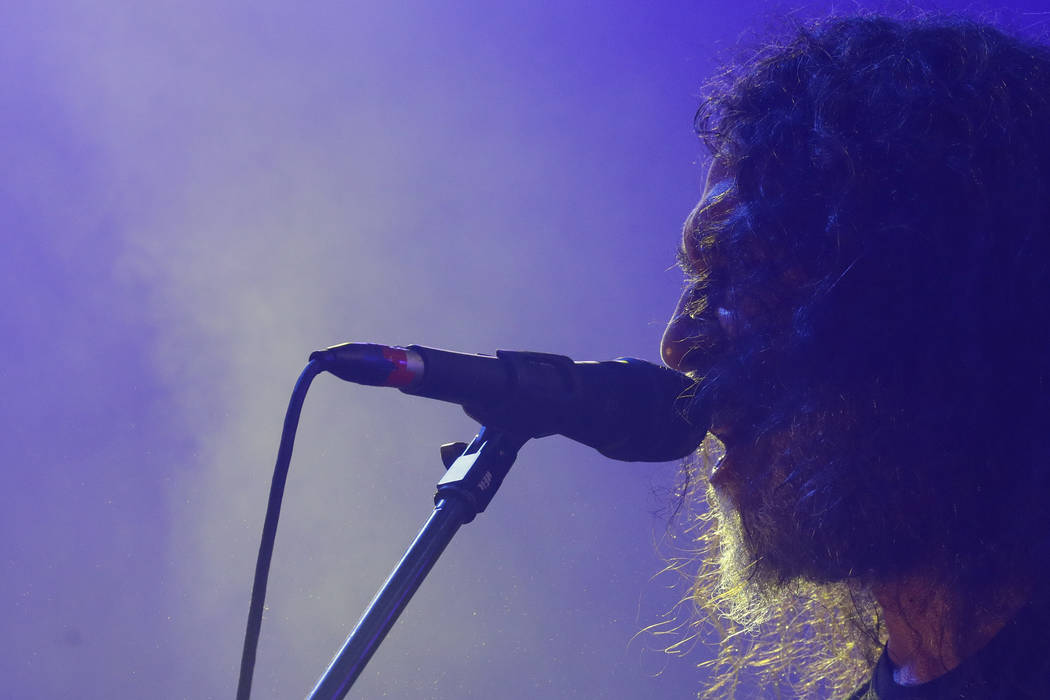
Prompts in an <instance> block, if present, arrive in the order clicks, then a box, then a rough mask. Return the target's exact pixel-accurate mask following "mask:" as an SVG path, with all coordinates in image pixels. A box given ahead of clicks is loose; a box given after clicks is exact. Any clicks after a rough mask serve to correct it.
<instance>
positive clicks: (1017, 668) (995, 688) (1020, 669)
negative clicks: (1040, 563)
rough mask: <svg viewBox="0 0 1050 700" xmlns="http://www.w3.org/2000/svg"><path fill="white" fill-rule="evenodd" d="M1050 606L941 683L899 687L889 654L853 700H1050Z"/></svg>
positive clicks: (1037, 607)
mask: <svg viewBox="0 0 1050 700" xmlns="http://www.w3.org/2000/svg"><path fill="white" fill-rule="evenodd" d="M1048 612H1050V605H1047V604H1046V603H1041V604H1036V603H1030V604H1029V605H1027V606H1025V607H1024V608H1022V609H1021V610H1020V611H1019V612H1018V614H1017V615H1015V616H1014V618H1013V619H1012V620H1011V621H1010V622H1008V623H1007V624H1006V626H1005V627H1003V629H1001V630H1000V631H999V633H998V634H997V635H996V636H995V637H993V638H992V640H991V641H990V642H989V643H988V644H987V645H986V646H985V647H984V648H983V649H981V650H980V651H978V652H977V653H976V654H974V655H973V656H972V657H970V658H968V659H966V660H965V661H964V662H963V663H962V664H961V665H959V666H958V667H956V668H953V669H952V670H951V671H949V672H948V673H946V674H944V675H943V676H941V677H939V678H935V679H933V680H932V681H930V682H929V683H923V684H922V685H912V686H904V685H898V684H897V683H896V682H895V681H894V680H893V662H892V661H890V658H889V654H887V653H886V650H885V649H884V650H883V652H882V656H881V657H880V658H879V662H878V664H876V665H875V671H874V672H873V673H872V677H871V680H869V681H868V682H867V683H865V684H864V685H863V686H862V687H861V688H860V689H858V690H857V691H856V692H855V693H853V695H851V696H850V697H849V700H1012V699H1013V698H1017V699H1018V700H1022V699H1028V698H1042V699H1044V700H1045V698H1050V642H1048V640H1047V635H1046V631H1045V630H1046V624H1047V623H1048V622H1050V617H1048V615H1047V613H1048Z"/></svg>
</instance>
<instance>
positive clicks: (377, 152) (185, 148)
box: [0, 0, 1050, 700]
mask: <svg viewBox="0 0 1050 700" xmlns="http://www.w3.org/2000/svg"><path fill="white" fill-rule="evenodd" d="M1031 5H1032V7H1033V8H1036V7H1037V4H1036V3H1034V2H1033V3H1032V4H1031ZM923 6H924V7H931V8H932V7H941V8H944V7H948V5H946V4H941V5H937V6H934V5H929V4H924V5H923ZM968 6H969V7H971V8H977V9H978V10H987V9H988V8H989V7H993V5H990V4H976V5H975V4H973V3H968ZM786 7H791V8H792V9H791V11H790V12H789V11H788V10H786V9H784V8H786ZM797 7H799V6H798V5H790V6H787V5H774V4H771V3H766V2H760V1H758V0H740V1H738V2H731V3H713V2H695V1H694V2H687V1H684V0H677V1H673V2H660V3H656V2H650V3H642V2H618V3H614V2H583V1H576V0H573V1H567V2H525V1H515V2H482V1H476V2H463V1H457V2H441V3H438V2H423V1H420V0H417V1H414V2H385V3H381V2H375V3H354V2H349V3H344V2H328V1H322V2H316V3H305V4H300V6H299V7H294V6H293V4H292V3H275V2H269V1H266V2H237V3H231V2H221V3H215V2H203V1H201V0H180V1H179V2H174V1H170V0H167V1H157V2H151V3H141V2H130V1H125V0H115V1H113V2H105V3H98V2H86V1H83V0H80V1H67V2H54V1H44V2H40V1H37V2H34V3H17V4H16V3H10V4H9V6H8V7H6V8H5V11H4V13H3V27H4V36H5V39H4V41H3V42H0V66H3V70H2V75H0V131H2V138H0V155H2V159H0V162H2V163H3V165H4V168H3V171H2V174H0V222H2V226H3V228H2V230H3V235H4V249H3V250H4V254H3V256H2V257H0V285H2V288H3V292H4V296H5V298H6V299H7V300H8V303H6V304H5V305H4V306H3V309H2V311H0V323H2V326H0V328H2V330H3V335H4V339H5V341H6V342H5V343H4V344H3V350H2V352H3V353H4V357H3V358H2V360H3V361H2V362H0V368H2V369H0V378H2V382H3V384H2V386H3V393H4V400H3V403H2V404H0V410H2V411H3V421H2V423H0V425H3V430H4V431H5V434H4V436H3V438H4V439H3V445H4V446H5V447H6V448H7V450H8V453H7V459H6V460H5V462H6V463H5V474H6V476H7V481H6V487H5V488H4V489H3V491H2V495H0V518H2V520H0V523H2V526H3V532H4V534H5V536H4V538H3V544H2V545H0V565H2V566H3V571H2V575H0V602H2V609H0V621H2V624H3V629H2V634H0V640H2V641H0V644H2V645H3V646H2V648H0V679H3V683H4V684H5V686H6V687H5V688H3V689H0V696H3V697H11V698H27V699H29V698H57V697H77V698H83V699H85V700H92V699H95V698H98V699H102V698H107V699H109V698H147V697H148V698H232V697H233V694H234V688H235V686H236V675H237V664H238V661H239V654H240V646H241V640H242V635H243V626H244V621H245V616H246V613H247V608H248V594H249V589H250V583H251V573H252V567H253V566H254V559H255V552H256V548H257V546H258V539H259V532H260V528H261V524H262V515H263V511H264V507H265V497H266V491H267V488H268V485H269V480H270V474H271V469H272V465H273V458H274V455H275V453H276V447H277V440H278V437H279V431H280V426H281V421H282V418H283V414H284V408H285V405H286V402H287V399H288V395H289V393H290V391H291V388H292V384H293V382H294V380H295V377H296V375H297V373H298V372H299V370H300V369H301V367H302V365H303V364H304V362H305V360H306V356H307V354H308V353H309V352H310V351H311V350H312V349H315V348H318V347H323V346H326V345H330V344H333V343H336V342H340V341H344V340H357V341H373V342H384V343H391V344H395V343H401V344H405V343H414V342H415V343H422V344H427V345H432V346H436V347H447V348H451V349H458V350H464V351H473V352H491V351H494V350H495V349H497V348H510V349H530V350H541V351H549V352H558V353H564V354H568V355H571V356H573V357H576V358H577V359H604V358H610V357H614V356H619V355H634V356H638V357H643V358H648V359H651V360H655V359H657V357H658V353H657V344H658V339H659V336H660V333H661V330H662V326H663V322H664V320H665V319H666V317H667V315H668V314H669V313H670V311H671V308H672V305H673V303H674V300H675V298H676V297H677V294H678V291H679V289H680V275H679V273H678V272H677V271H676V270H674V269H672V263H673V251H674V249H675V247H676V245H677V236H678V232H679V230H680V225H681V221H682V219H683V218H684V217H685V215H686V214H687V213H688V211H689V210H690V208H691V207H692V205H693V202H694V200H695V198H696V197H697V195H698V192H699V189H700V183H701V182H702V178H703V164H704V162H703V161H704V154H703V150H702V148H701V146H700V144H699V143H698V141H697V140H696V139H695V137H694V136H693V133H692V128H691V116H692V113H693V111H694V109H695V107H696V105H697V95H698V87H699V84H700V82H701V80H702V79H703V78H704V77H705V76H707V75H709V74H710V73H711V71H712V70H713V69H714V67H715V66H716V65H717V64H718V62H719V58H720V57H721V56H723V55H724V52H725V51H727V50H728V49H731V48H732V47H733V46H734V45H735V44H736V42H737V40H738V38H739V37H740V36H748V35H750V34H751V33H754V32H758V33H761V32H762V30H763V28H765V27H767V26H769V25H777V24H779V23H780V22H781V21H782V19H783V18H784V17H787V16H791V17H794V18H796V19H802V18H806V17H810V16H816V15H820V14H822V13H824V12H826V11H827V8H828V7H830V3H810V4H807V5H804V6H802V8H803V9H794V8H797ZM860 7H874V6H873V5H870V4H867V5H865V4H863V3H861V4H860ZM1042 7H1045V6H1042ZM1037 10H1038V8H1037V9H1036V10H1033V11H1031V12H1028V11H1026V10H1025V8H1024V7H1023V6H1021V5H1013V6H1011V9H1010V10H1009V11H1006V12H1005V16H1006V17H1007V18H1009V19H1010V20H1011V21H1012V22H1013V24H1014V25H1017V26H1022V27H1027V28H1030V29H1032V30H1033V31H1040V30H1041V29H1044V28H1045V27H1046V26H1047V24H1048V23H1050V15H1048V14H1046V13H1045V12H1043V13H1040V12H1039V11H1037ZM475 427H476V426H475V425H474V424H473V423H472V422H471V421H470V420H469V419H468V418H466V417H465V416H464V415H463V414H462V413H461V412H459V410H458V409H456V408H455V407H452V406H448V405H445V404H439V403H434V402H427V401H424V400H421V399H413V398H411V397H407V396H404V395H402V394H400V393H398V392H392V391H383V390H378V389H371V388H365V387H356V386H350V385H346V384H343V383H341V382H339V381H338V380H336V379H334V378H332V377H330V376H323V377H321V378H319V379H318V380H317V381H316V382H315V384H314V389H313V390H312V391H311V393H310V395H309V397H308V398H307V402H306V407H305V410H304V412H303V417H302V423H301V426H300V431H299V438H298V446H297V451H296V454H295V457H294V459H293V462H292V472H291V477H290V480H289V488H288V491H287V494H286V500H285V509H284V513H283V517H282V523H281V528H280V531H279V534H278V542H277V551H276V554H275V558H274V564H273V570H272V574H271V584H270V593H269V596H268V601H267V602H268V612H267V617H266V619H265V622H264V625H263V636H262V642H261V645H260V655H259V661H258V666H257V669H256V676H255V679H256V680H255V693H254V697H256V698H289V697H302V696H303V695H305V694H306V692H307V691H308V690H309V689H310V688H311V687H312V685H313V683H314V682H315V681H316V679H317V677H318V676H319V674H320V672H321V671H322V670H323V668H324V666H325V665H326V664H327V662H328V660H329V659H330V658H331V655H332V654H333V653H334V652H335V651H336V650H337V649H338V647H339V646H340V645H341V643H342V641H343V639H344V637H345V635H346V634H347V633H348V631H349V630H350V628H351V627H352V625H353V623H354V622H355V621H356V620H357V618H358V616H359V614H360V612H361V610H362V609H363V607H364V606H365V604H366V603H367V602H368V600H369V599H370V598H371V596H372V594H373V593H374V592H375V590H376V589H377V587H378V586H379V585H380V584H381V582H382V581H383V579H384V578H385V577H386V575H387V573H388V571H389V569H390V568H391V567H392V566H393V564H394V563H395V562H396V560H397V559H398V557H399V556H400V555H401V553H402V551H403V549H404V547H405V546H406V545H407V544H408V543H409V541H410V540H411V538H412V537H413V536H414V534H415V532H416V530H417V529H418V527H419V526H420V525H421V523H422V522H423V520H424V518H425V517H426V516H427V514H428V513H429V509H430V502H431V495H432V492H433V487H434V484H435V483H436V481H437V479H438V478H440V472H441V466H440V461H439V459H438V452H437V447H438V445H439V444H441V443H443V442H447V441H451V440H457V439H468V438H469V437H470V436H471V435H472V434H473V432H474V430H475ZM674 473H675V465H673V464H667V465H626V464H619V463H613V462H610V461H608V460H605V459H604V458H602V457H600V456H599V455H597V454H596V453H593V452H591V451H590V450H588V449H586V448H583V447H581V446H578V445H575V444H572V443H569V442H568V441H566V440H563V439H554V438H552V439H548V440H544V441H538V442H535V443H532V444H530V445H528V446H527V447H526V448H525V449H524V450H523V451H522V454H521V456H520V458H519V460H518V463H517V465H516V467H515V468H514V470H513V471H512V472H511V475H510V477H509V478H508V480H507V482H506V483H505V485H504V487H503V490H502V492H501V493H500V494H499V495H498V496H497V498H496V500H495V501H494V502H493V504H492V506H491V507H490V509H489V511H488V512H486V513H484V514H483V515H481V516H480V517H479V518H478V519H477V520H476V521H475V522H474V523H472V524H471V525H469V526H467V527H465V528H464V529H463V530H461V531H460V534H459V535H458V536H457V538H456V539H455V540H454V541H453V543H452V545H451V546H450V547H449V549H448V551H447V552H446V554H445V555H444V557H443V558H442V560H441V561H440V562H439V563H438V565H437V566H436V567H435V569H434V571H433V572H432V574H431V576H430V578H429V579H428V580H427V581H426V583H425V584H424V586H423V588H422V589H421V590H420V592H419V593H418V594H417V596H416V598H415V599H414V600H413V601H412V603H411V604H410V606H409V607H408V609H407V611H406V613H405V614H404V616H403V617H402V620H401V622H400V623H399V624H398V625H397V627H396V628H395V629H394V631H393V632H392V633H391V634H390V636H389V637H388V639H387V641H386V643H385V644H384V645H383V647H382V648H381V649H380V651H379V652H378V654H377V655H376V657H375V658H374V659H373V661H372V663H371V664H370V666H369V667H368V669H367V670H366V671H365V673H364V675H363V676H362V677H361V679H360V680H359V681H358V684H357V686H356V688H355V691H354V692H353V693H352V694H351V697H360V698H377V697H387V698H405V699H409V698H412V699H415V698H435V699H452V698H535V697H549V698H555V697H557V698H570V697H579V698H599V697H605V698H639V697H649V696H653V697H665V698H670V697H675V698H687V697H694V696H695V693H696V692H697V690H698V689H699V681H700V672H699V671H697V670H696V668H695V665H696V664H697V663H699V662H701V661H703V660H704V658H706V652H705V651H704V650H703V649H698V650H696V651H695V652H694V653H693V654H691V655H689V656H687V657H685V658H672V657H668V656H666V655H664V654H662V653H660V652H658V651H656V648H657V647H658V646H659V640H654V639H653V638H652V637H650V636H648V635H645V634H642V635H637V633H638V632H639V631H640V630H641V629H642V628H643V627H645V626H646V625H648V624H651V623H654V622H657V621H658V620H660V619H661V616H662V615H663V614H664V613H665V612H666V611H667V610H669V609H670V608H671V607H672V605H673V604H674V602H675V600H676V599H677V597H678V596H679V595H680V593H681V591H678V590H674V589H672V588H670V587H669V585H670V584H671V583H673V579H672V578H666V579H665V578H662V577H658V576H655V575H656V574H657V572H658V571H659V570H660V569H661V566H662V562H661V557H660V555H659V553H658V551H657V550H658V543H659V541H660V540H661V539H662V538H663V536H664V535H663V533H664V525H665V518H664V517H663V516H662V515H661V511H663V510H664V508H665V506H666V502H667V495H666V489H667V488H668V486H669V485H670V484H671V483H672V482H673V477H674ZM636 635H637V636H636Z"/></svg>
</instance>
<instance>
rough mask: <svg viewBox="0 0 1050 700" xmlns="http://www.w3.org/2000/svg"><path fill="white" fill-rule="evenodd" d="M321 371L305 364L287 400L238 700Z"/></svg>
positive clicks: (244, 691)
mask: <svg viewBox="0 0 1050 700" xmlns="http://www.w3.org/2000/svg"><path fill="white" fill-rule="evenodd" d="M321 371H322V367H321V366H320V364H319V363H318V362H317V361H316V360H311V361H310V362H309V363H308V364H307V365H306V368H305V369H303V372H302V374H300V375H299V379H298V381H296V383H295V389H293V390H292V398H291V399H290V400H289V401H288V412H287V413H285V414H284V429H283V430H282V431H281V445H280V447H278V448H277V464H275V465H274V468H273V481H272V482H271V483H270V499H269V501H268V502H267V504H266V518H265V520H263V531H262V542H260V543H259V558H258V560H256V562H255V580H254V581H253V582H252V602H251V606H250V607H249V608H248V627H247V629H246V630H245V632H244V651H242V652H241V677H240V680H239V681H238V683H237V700H248V698H249V697H250V696H251V693H252V672H253V671H254V670H255V651H256V648H257V647H258V645H259V630H260V629H261V628H262V614H263V602H264V601H265V600H266V579H267V578H268V577H269V575H270V559H271V558H272V556H273V543H274V540H275V539H276V538H277V518H279V517H280V515H281V499H282V498H284V484H285V481H286V480H287V479H288V465H289V463H290V462H291V461H292V445H293V444H294V443H295V430H296V428H297V427H298V426H299V414H300V412H301V411H302V410H303V400H304V399H306V391H307V389H309V388H310V382H312V381H313V379H314V377H316V376H317V375H318V374H320V373H321Z"/></svg>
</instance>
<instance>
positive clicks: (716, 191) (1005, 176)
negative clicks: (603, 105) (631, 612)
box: [662, 18, 1050, 699]
mask: <svg viewBox="0 0 1050 700" xmlns="http://www.w3.org/2000/svg"><path fill="white" fill-rule="evenodd" d="M697 127H698V131H699V133H700V135H701V136H702V138H703V139H704V141H705V143H706V144H707V146H708V147H709V149H710V151H711V154H712V162H711V166H710V170H709V174H708V179H707V186H706V188H705V191H704V195H703V198H702V199H701V201H700V204H699V205H698V206H697V208H696V210H694V212H693V213H692V215H691V216H690V217H689V219H688V221H687V222H686V225H685V230H684V235H683V247H682V253H681V257H682V260H681V263H682V266H683V268H684V269H685V271H686V274H687V278H688V279H687V287H686V290H685V292H684V294H683V296H682V299H681V301H680V302H679V304H678V308H677V309H676V311H675V313H674V316H673V318H672V319H671V322H670V324H669V325H668V328H667V331H666V333H665V336H664V339H663V347H662V349H663V356H664V360H665V361H666V362H667V363H668V364H669V365H671V366H673V367H676V368H678V369H680V370H683V371H686V372H690V373H692V374H693V375H694V376H695V377H696V378H697V379H698V381H699V383H698V388H697V394H698V395H697V403H698V404H699V403H704V402H706V403H708V404H709V405H711V406H713V407H714V415H713V424H712V427H711V431H710V433H711V435H709V437H708V439H707V440H706V441H705V444H704V446H702V449H701V453H702V454H701V460H700V465H699V466H698V467H697V468H695V469H694V473H693V474H692V475H693V476H698V475H699V474H698V473H699V472H703V471H704V470H705V469H706V470H708V473H707V474H706V476H707V477H708V478H705V479H692V480H691V484H690V493H695V492H696V490H697V489H694V488H693V486H695V485H696V484H700V485H701V487H702V489H706V491H707V494H708V498H707V500H708V501H709V503H710V504H711V510H712V512H713V513H714V516H715V518H714V519H715V520H716V521H717V522H716V525H715V528H714V530H713V531H711V532H709V533H707V534H706V535H704V536H703V537H702V538H701V540H702V542H701V543H702V544H706V546H707V547H708V549H711V550H713V551H716V552H717V553H718V554H719V555H720V558H721V562H720V571H719V572H718V574H717V576H709V575H702V576H699V577H698V579H697V582H696V584H695V587H694V591H693V597H694V599H695V602H696V603H698V604H699V605H701V606H707V607H708V608H709V609H711V610H714V611H715V612H717V613H718V614H719V615H720V616H722V617H728V618H730V622H729V627H728V628H726V629H725V631H724V634H723V635H722V640H721V642H722V648H721V653H720V655H719V659H718V660H717V664H716V666H717V668H718V669H719V673H718V675H717V677H716V679H715V681H714V683H713V685H712V687H711V688H709V691H710V692H711V693H712V694H718V693H722V694H725V695H730V696H731V695H732V694H733V690H734V688H735V687H736V682H737V678H738V674H739V673H740V671H741V669H742V668H743V667H744V666H745V665H747V664H748V663H751V664H752V665H753V666H755V667H757V669H758V675H759V677H760V678H762V677H763V676H764V681H765V682H766V683H767V685H770V686H777V687H779V688H781V689H783V687H784V685H785V684H789V685H792V686H794V687H795V689H796V691H797V692H799V693H800V694H803V695H807V696H808V695H814V696H818V697H829V696H832V697H846V696H849V695H850V691H851V690H855V689H856V688H857V686H858V685H860V686H861V687H860V689H859V690H856V692H855V694H854V695H853V696H852V697H856V698H884V699H885V698H963V697H965V698H1021V697H1024V698H1028V697H1050V667H1048V658H1050V654H1048V653H1047V652H1050V642H1048V641H1047V640H1046V632H1045V629H1046V625H1047V623H1048V622H1050V604H1047V603H1046V602H1045V601H1047V600H1050V595H1048V591H1047V590H1046V587H1045V584H1046V581H1047V579H1048V578H1050V576H1048V574H1050V546H1048V545H1050V501H1048V496H1050V52H1048V51H1047V49H1045V48H1043V47H1041V46H1038V45H1034V44H1030V43H1027V42H1025V41H1022V40H1019V39H1016V38H1013V37H1010V36H1007V35H1004V34H1002V33H1000V32H999V31H997V30H995V29H993V28H990V27H988V26H984V25H980V24H975V23H971V22H967V21H959V20H943V19H938V20H919V21H898V20H893V19H886V18H851V19H835V20H830V21H827V22H824V23H821V24H819V25H816V26H814V27H811V28H808V29H805V30H802V31H801V32H799V33H798V35H797V36H796V37H794V38H793V39H790V40H788V41H786V42H783V43H778V44H776V45H771V46H770V47H768V48H766V49H764V50H762V51H761V52H759V54H758V55H757V56H756V57H754V58H753V59H751V60H749V61H747V62H745V63H744V64H743V65H742V66H740V67H738V68H735V69H730V70H727V71H726V72H725V73H724V74H723V75H721V76H720V77H719V78H717V79H716V80H715V81H714V82H713V83H711V84H710V85H709V86H708V88H707V97H706V100H705V102H704V104H703V106H702V107H701V109H700V111H699V113H698V115H697ZM715 438H717V440H716V439H715ZM723 451H724V456H723V455H722V454H721V453H722V452H723ZM741 631H742V632H744V633H745V634H738V632H741ZM748 634H752V635H754V636H753V637H751V638H752V639H753V641H751V642H744V641H742V640H745V639H748V638H749V637H748ZM872 665H874V668H872ZM763 670H764V671H763Z"/></svg>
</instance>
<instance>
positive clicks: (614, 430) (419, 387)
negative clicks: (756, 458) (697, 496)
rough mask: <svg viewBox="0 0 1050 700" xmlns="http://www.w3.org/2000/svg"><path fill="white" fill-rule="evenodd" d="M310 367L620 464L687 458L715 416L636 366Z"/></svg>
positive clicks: (522, 358) (439, 356)
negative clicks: (580, 447) (456, 407)
mask: <svg viewBox="0 0 1050 700" xmlns="http://www.w3.org/2000/svg"><path fill="white" fill-rule="evenodd" d="M310 359H311V360H313V361H317V362H318V363H319V365H320V366H321V368H322V369H323V370H326V371H328V372H331V373H332V374H335V375H336V376H337V377H339V378H341V379H344V380H347V381H352V382H356V383H359V384H369V385H372V386H390V387H395V388H398V389H400V390H401V391H403V392H404V393H406V394H412V395H414V396H424V397H427V398H431V399H438V400H439V401H447V402H450V403H456V404H460V405H461V406H463V410H464V411H466V413H467V415H469V416H470V417H471V418H473V419H474V420H476V421H478V422H479V423H481V424H482V425H486V426H489V427H493V428H500V429H502V430H505V431H507V432H510V433H512V434H516V435H518V436H520V437H523V438H537V437H545V436H547V435H554V434H561V435H564V436H565V437H568V438H570V439H572V440H575V441H577V442H581V443H583V444H585V445H588V446H590V447H593V448H594V449H596V450H598V451H599V452H601V453H602V454H603V455H605V456H606V457H609V458H611V459H616V460H621V461H627V462H665V461H669V460H673V459H679V458H681V457H685V456H686V455H688V454H690V453H691V452H693V451H694V450H695V449H696V447H697V446H698V445H699V444H700V442H701V441H702V440H703V437H704V435H705V434H706V432H707V429H708V427H709V426H710V418H709V412H707V411H702V410H701V411H697V410H696V409H695V407H694V408H693V409H692V410H687V409H688V404H689V401H690V399H691V397H692V394H693V390H694V388H695V382H694V381H693V380H692V379H690V378H689V377H687V376H686V375H684V374H682V373H680V372H676V371H675V370H672V369H669V368H667V367H661V366H659V365H655V364H652V363H649V362H645V361H643V360H637V359H634V358H621V359H617V360H611V361H607V362H573V360H571V359H570V358H568V357H565V356H562V355H551V354H547V353H537V352H515V351H507V350H499V351H497V353H496V355H495V356H491V355H472V354H467V353H459V352H451V351H448V350H436V349H434V348H427V347H422V346H419V345H409V346H407V347H395V346H387V345H376V344H371V343H345V344H342V345H336V346H333V347H330V348H327V349H325V350H320V351H317V352H315V353H313V354H311V355H310Z"/></svg>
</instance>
